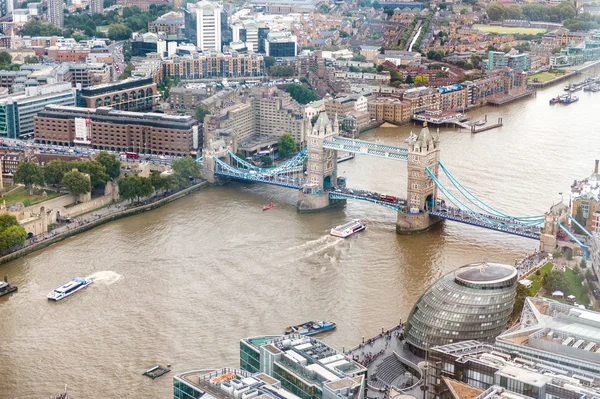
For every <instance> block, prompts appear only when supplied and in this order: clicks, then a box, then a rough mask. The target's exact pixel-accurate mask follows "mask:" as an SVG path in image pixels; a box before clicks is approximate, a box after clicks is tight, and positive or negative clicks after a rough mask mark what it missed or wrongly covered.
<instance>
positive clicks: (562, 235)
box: [556, 231, 567, 241]
mask: <svg viewBox="0 0 600 399" xmlns="http://www.w3.org/2000/svg"><path fill="white" fill-rule="evenodd" d="M556 238H558V239H559V240H561V241H566V240H567V233H565V232H564V231H559V232H558V233H556Z"/></svg>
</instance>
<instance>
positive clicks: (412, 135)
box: [404, 132, 418, 143]
mask: <svg viewBox="0 0 600 399" xmlns="http://www.w3.org/2000/svg"><path fill="white" fill-rule="evenodd" d="M417 137H418V136H417V135H416V134H414V133H413V132H410V135H409V136H408V137H407V138H405V139H404V142H405V143H409V142H410V141H411V140H416V139H417Z"/></svg>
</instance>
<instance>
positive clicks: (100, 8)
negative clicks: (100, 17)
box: [90, 0, 104, 14]
mask: <svg viewBox="0 0 600 399" xmlns="http://www.w3.org/2000/svg"><path fill="white" fill-rule="evenodd" d="M103 12H104V1H103V0H90V14H102V13H103Z"/></svg>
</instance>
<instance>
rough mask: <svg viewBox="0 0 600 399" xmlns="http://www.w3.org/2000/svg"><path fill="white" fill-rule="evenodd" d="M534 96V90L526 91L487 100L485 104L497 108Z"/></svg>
mask: <svg viewBox="0 0 600 399" xmlns="http://www.w3.org/2000/svg"><path fill="white" fill-rule="evenodd" d="M535 95H536V92H535V90H530V89H527V90H525V91H524V92H522V93H518V94H513V95H505V96H499V97H496V98H491V99H489V100H487V103H488V105H495V106H499V105H504V104H508V103H511V102H513V101H517V100H521V99H523V98H527V97H532V96H535Z"/></svg>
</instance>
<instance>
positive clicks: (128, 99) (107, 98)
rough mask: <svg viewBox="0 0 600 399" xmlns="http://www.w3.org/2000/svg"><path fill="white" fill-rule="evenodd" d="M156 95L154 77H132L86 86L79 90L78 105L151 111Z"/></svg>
mask: <svg viewBox="0 0 600 399" xmlns="http://www.w3.org/2000/svg"><path fill="white" fill-rule="evenodd" d="M156 96H157V91H156V83H154V81H153V80H152V78H143V79H137V78H132V79H125V80H122V81H120V82H115V83H107V84H103V85H97V86H90V87H87V88H84V89H82V90H81V91H80V92H79V95H78V98H77V105H78V106H80V107H86V108H98V107H102V106H105V107H108V106H110V107H113V108H114V109H117V110H123V111H150V110H152V108H153V107H154V105H155V104H156Z"/></svg>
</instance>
